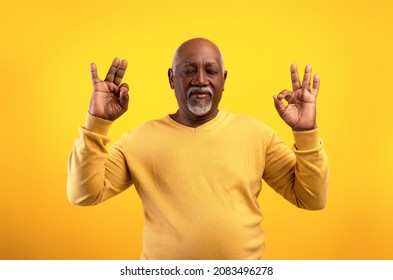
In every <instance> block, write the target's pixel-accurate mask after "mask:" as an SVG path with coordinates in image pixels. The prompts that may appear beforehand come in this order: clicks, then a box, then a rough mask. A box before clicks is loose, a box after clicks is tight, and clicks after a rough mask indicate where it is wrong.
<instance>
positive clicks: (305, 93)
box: [273, 64, 320, 131]
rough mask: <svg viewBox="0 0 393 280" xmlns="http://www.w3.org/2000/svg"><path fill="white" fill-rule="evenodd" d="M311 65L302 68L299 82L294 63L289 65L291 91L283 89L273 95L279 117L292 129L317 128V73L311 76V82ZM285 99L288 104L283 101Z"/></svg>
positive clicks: (318, 81) (318, 82) (318, 79)
mask: <svg viewBox="0 0 393 280" xmlns="http://www.w3.org/2000/svg"><path fill="white" fill-rule="evenodd" d="M311 70H312V67H311V65H307V66H306V69H305V70H304V77H303V82H302V83H300V80H299V75H298V72H297V67H296V64H292V65H291V79H292V89H293V92H290V91H289V90H283V91H282V92H280V93H279V94H278V95H275V96H273V99H274V105H275V106H276V109H277V112H278V114H279V115H280V117H281V118H282V119H283V120H284V121H285V122H286V123H287V124H288V125H289V126H290V127H291V128H292V130H294V131H304V130H312V129H315V128H317V123H316V99H317V95H318V90H319V84H320V78H319V75H315V76H314V77H313V83H312V88H310V86H311V85H310V83H311ZM283 99H285V100H286V101H287V102H288V104H287V105H285V104H284V102H283Z"/></svg>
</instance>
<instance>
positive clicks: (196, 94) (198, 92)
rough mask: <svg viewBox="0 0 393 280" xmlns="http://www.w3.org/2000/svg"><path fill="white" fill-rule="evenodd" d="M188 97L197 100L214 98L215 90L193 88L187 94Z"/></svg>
mask: <svg viewBox="0 0 393 280" xmlns="http://www.w3.org/2000/svg"><path fill="white" fill-rule="evenodd" d="M187 96H188V97H192V98H196V99H206V98H207V97H210V98H211V97H212V96H213V90H212V89H211V88H210V87H191V88H190V89H189V90H188V93H187Z"/></svg>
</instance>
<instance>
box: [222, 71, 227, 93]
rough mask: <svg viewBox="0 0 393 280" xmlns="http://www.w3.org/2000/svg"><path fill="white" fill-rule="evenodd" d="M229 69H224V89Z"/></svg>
mask: <svg viewBox="0 0 393 280" xmlns="http://www.w3.org/2000/svg"><path fill="white" fill-rule="evenodd" d="M227 75H228V71H224V87H223V88H222V91H224V90H225V81H226V79H227Z"/></svg>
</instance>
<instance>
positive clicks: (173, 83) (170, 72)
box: [168, 68, 175, 89]
mask: <svg viewBox="0 0 393 280" xmlns="http://www.w3.org/2000/svg"><path fill="white" fill-rule="evenodd" d="M173 77H174V75H173V70H172V68H169V69H168V80H169V85H170V87H171V89H174V88H175V82H174V81H173Z"/></svg>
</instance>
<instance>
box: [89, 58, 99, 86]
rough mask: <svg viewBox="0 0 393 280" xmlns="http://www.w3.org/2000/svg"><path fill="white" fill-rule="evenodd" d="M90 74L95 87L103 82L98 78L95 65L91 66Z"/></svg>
mask: <svg viewBox="0 0 393 280" xmlns="http://www.w3.org/2000/svg"><path fill="white" fill-rule="evenodd" d="M90 74H91V80H92V82H93V85H94V84H96V83H99V82H101V80H100V78H98V74H97V66H96V65H95V63H91V64H90Z"/></svg>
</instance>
